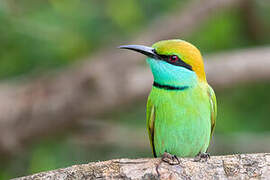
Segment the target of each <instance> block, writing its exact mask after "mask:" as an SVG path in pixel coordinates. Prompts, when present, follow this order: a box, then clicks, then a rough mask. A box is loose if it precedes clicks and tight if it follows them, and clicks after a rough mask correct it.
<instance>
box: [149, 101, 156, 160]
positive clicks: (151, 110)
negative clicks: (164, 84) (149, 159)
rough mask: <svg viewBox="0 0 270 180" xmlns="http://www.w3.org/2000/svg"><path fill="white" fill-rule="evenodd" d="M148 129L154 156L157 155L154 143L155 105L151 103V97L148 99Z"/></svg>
mask: <svg viewBox="0 0 270 180" xmlns="http://www.w3.org/2000/svg"><path fill="white" fill-rule="evenodd" d="M147 130H148V135H149V140H150V144H151V147H152V151H153V154H154V157H157V155H156V151H155V145H154V137H155V136H154V133H155V106H154V105H153V104H152V103H151V99H148V101H147Z"/></svg>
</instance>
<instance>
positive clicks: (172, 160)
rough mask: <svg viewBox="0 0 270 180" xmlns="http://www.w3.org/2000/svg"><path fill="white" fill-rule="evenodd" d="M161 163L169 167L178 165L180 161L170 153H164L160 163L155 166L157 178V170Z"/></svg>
mask: <svg viewBox="0 0 270 180" xmlns="http://www.w3.org/2000/svg"><path fill="white" fill-rule="evenodd" d="M162 162H166V163H168V164H169V165H178V164H180V163H181V161H180V160H179V159H178V157H177V156H176V155H172V154H170V153H167V152H164V154H163V155H162V157H161V161H160V162H159V163H158V164H157V166H156V172H157V174H158V177H160V173H159V170H158V169H159V166H160V165H161V163H162Z"/></svg>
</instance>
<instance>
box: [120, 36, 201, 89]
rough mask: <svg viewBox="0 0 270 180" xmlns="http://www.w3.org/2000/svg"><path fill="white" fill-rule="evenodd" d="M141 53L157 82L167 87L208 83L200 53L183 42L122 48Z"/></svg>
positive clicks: (174, 41) (165, 41) (161, 42)
mask: <svg viewBox="0 0 270 180" xmlns="http://www.w3.org/2000/svg"><path fill="white" fill-rule="evenodd" d="M120 48H123V49H130V50H134V51H137V52H140V53H142V54H144V55H146V56H148V57H147V62H148V64H149V65H150V68H151V70H152V73H153V76H154V80H155V82H157V83H159V84H166V85H174V86H175V85H192V84H193V83H195V82H197V81H206V78H205V72H204V65H203V59H202V56H201V53H200V51H199V50H198V49H197V48H196V47H195V46H193V45H192V44H190V43H188V42H186V41H183V40H164V41H159V42H157V43H155V44H154V45H153V46H152V47H147V46H142V45H125V46H120Z"/></svg>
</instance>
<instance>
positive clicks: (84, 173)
mask: <svg viewBox="0 0 270 180" xmlns="http://www.w3.org/2000/svg"><path fill="white" fill-rule="evenodd" d="M180 160H181V163H180V165H174V166H172V165H168V164H167V163H164V162H162V163H161V164H160V165H159V166H158V172H159V174H158V173H157V170H156V169H157V165H158V164H159V163H160V159H148V158H146V159H115V160H109V161H104V162H96V163H89V164H83V165H75V166H71V167H68V168H64V169H58V170H53V171H48V172H42V173H38V174H34V175H31V176H27V177H21V178H17V180H32V179H61V180H62V179H269V177H270V154H269V153H268V154H267V153H265V154H236V155H227V156H212V157H211V158H210V159H209V160H208V161H207V162H194V161H193V159H191V158H181V159H180Z"/></svg>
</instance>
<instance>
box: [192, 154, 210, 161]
mask: <svg viewBox="0 0 270 180" xmlns="http://www.w3.org/2000/svg"><path fill="white" fill-rule="evenodd" d="M208 159H210V154H209V153H201V152H200V153H199V154H198V155H197V156H196V157H195V158H194V161H195V162H206V161H207V160H208Z"/></svg>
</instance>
